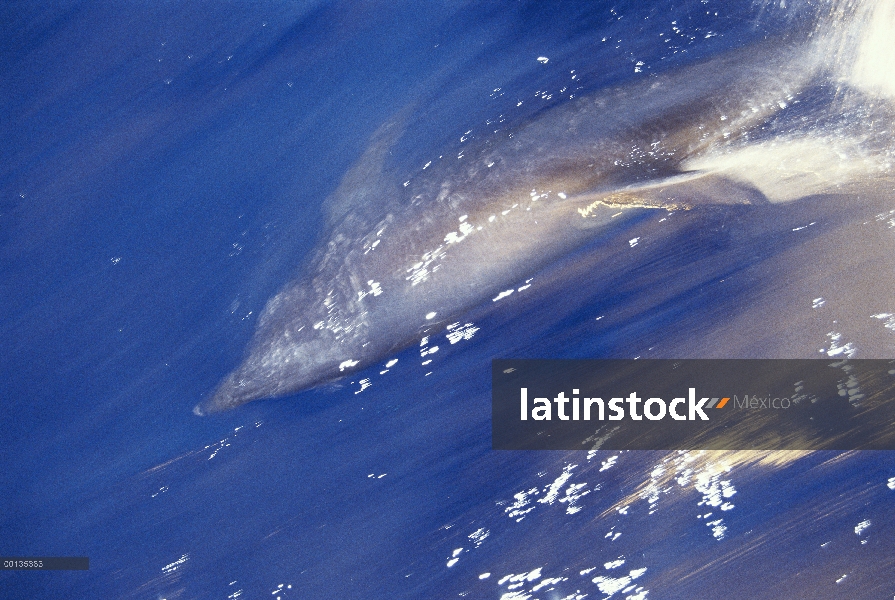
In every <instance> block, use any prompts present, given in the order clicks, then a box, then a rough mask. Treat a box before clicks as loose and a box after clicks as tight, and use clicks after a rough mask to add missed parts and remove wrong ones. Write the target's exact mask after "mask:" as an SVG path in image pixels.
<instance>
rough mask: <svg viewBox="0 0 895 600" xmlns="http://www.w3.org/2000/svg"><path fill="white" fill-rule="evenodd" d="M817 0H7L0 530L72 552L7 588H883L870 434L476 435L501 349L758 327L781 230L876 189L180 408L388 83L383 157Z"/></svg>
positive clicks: (272, 283)
mask: <svg viewBox="0 0 895 600" xmlns="http://www.w3.org/2000/svg"><path fill="white" fill-rule="evenodd" d="M781 4H782V3H781ZM817 10H820V9H818V8H817V7H812V6H810V5H808V4H807V3H806V4H805V6H802V5H800V4H799V3H796V6H794V7H793V6H790V7H788V8H786V9H784V8H780V7H779V5H778V3H774V4H770V3H769V4H767V5H760V4H757V3H753V2H751V1H744V2H735V3H731V2H720V1H716V0H699V1H691V2H592V3H574V2H570V3H533V2H521V3H520V2H496V3H468V4H460V3H434V2H433V3H425V4H419V3H409V2H408V3H400V2H334V3H311V2H308V3H281V2H242V3H240V2H234V3H214V2H208V3H200V2H190V3H174V2H162V3H144V2H132V3H121V2H108V3H107V2H99V3H97V2H67V3H65V2H58V3H54V4H53V5H52V6H48V5H46V4H44V3H27V2H11V3H6V4H4V5H3V7H0V33H2V35H0V75H2V77H0V111H2V114H3V119H2V120H0V140H2V141H0V299H2V304H3V312H2V316H0V346H2V348H3V352H2V353H0V381H2V383H3V385H2V387H0V390H2V391H0V405H2V407H3V412H4V417H5V418H4V419H3V420H2V424H0V464H2V467H3V468H2V469H0V498H2V504H0V506H2V508H3V511H2V514H0V554H2V555H6V556H53V555H59V556H89V557H90V570H89V571H85V572H40V573H35V572H10V571H0V596H2V597H3V598H10V599H30V598H42V597H47V598H85V599H89V598H146V599H152V600H156V599H160V598H168V599H175V598H178V599H182V600H183V599H188V598H197V599H198V598H221V599H224V598H232V599H234V600H235V599H237V598H278V599H283V600H285V599H287V598H288V599H293V598H302V597H318V598H343V597H360V598H396V597H397V598H433V597H434V598H448V597H455V598H456V597H469V598H500V597H506V598H583V597H585V595H586V597H588V598H607V597H614V598H625V597H631V598H647V597H649V598H716V597H722V596H728V597H742V596H743V595H744V591H743V590H749V593H748V595H749V596H750V597H755V598H783V597H807V596H811V597H819V598H826V597H830V598H832V597H842V598H878V597H888V596H889V595H892V594H893V593H895V588H893V587H892V585H893V584H892V582H893V581H895V573H893V571H892V562H891V556H892V550H893V541H892V540H895V535H893V534H895V532H893V526H892V523H893V520H892V514H893V511H892V503H893V500H895V491H893V488H895V480H893V479H892V478H893V477H895V459H893V458H892V457H891V455H890V454H888V453H885V452H872V453H871V452H868V453H860V454H854V453H853V454H845V455H840V454H833V453H816V454H812V455H810V456H808V457H803V458H801V459H799V460H795V459H793V458H792V457H785V456H782V457H781V456H772V457H766V458H765V459H760V458H755V457H751V458H743V457H737V456H733V457H727V458H717V459H714V458H712V459H707V458H704V457H703V458H692V464H691V462H687V461H690V460H691V458H690V457H688V456H685V455H683V454H668V453H660V452H654V453H653V452H627V453H618V452H601V451H593V452H587V451H586V450H582V451H581V452H573V453H554V452H496V451H492V450H491V449H490V368H491V367H490V360H491V359H492V358H504V357H510V356H513V357H545V358H547V357H550V358H562V357H610V356H611V357H623V356H625V357H628V356H636V355H640V354H643V355H650V356H675V355H678V356H700V355H702V353H704V354H711V352H709V351H708V350H706V348H708V347H709V345H711V347H712V348H717V347H718V344H719V343H721V342H719V341H718V340H719V339H722V340H723V339H725V336H730V335H731V334H735V335H736V337H735V339H734V338H732V337H727V338H726V339H727V342H728V343H730V344H731V353H732V354H736V353H741V354H743V355H746V356H753V355H758V354H759V350H758V349H757V347H760V346H761V345H762V344H768V337H767V336H768V335H771V334H768V333H767V331H764V332H763V333H762V334H761V335H758V334H756V335H754V336H753V334H752V333H751V332H750V330H748V329H746V328H744V327H743V326H742V325H737V324H736V323H735V322H733V321H731V322H732V323H734V324H733V325H729V326H728V325H726V323H728V320H729V319H731V318H732V315H736V314H740V313H741V312H743V311H745V310H746V309H748V308H750V307H752V310H754V311H758V312H761V311H764V310H767V312H768V314H770V313H772V312H773V311H772V307H773V306H775V302H776V300H777V299H778V298H788V297H789V296H787V294H796V295H799V294H801V295H804V296H805V298H807V302H808V304H807V306H809V307H810V301H811V298H813V297H815V295H816V294H815V290H814V289H813V287H812V286H814V285H815V283H816V281H818V280H819V279H818V278H821V277H822V270H823V268H824V267H825V266H827V265H828V264H829V263H826V262H824V261H820V264H812V265H811V266H808V267H805V269H804V270H803V271H802V273H803V275H802V276H801V279H799V278H792V277H793V276H792V273H791V272H789V271H786V268H787V265H789V264H790V261H791V260H792V252H794V251H795V249H797V248H798V247H801V246H800V245H801V244H805V243H808V242H806V241H805V240H806V239H807V240H817V241H818V243H820V241H821V240H827V239H842V238H845V237H850V236H854V235H855V233H854V231H853V230H852V229H850V228H849V227H850V226H851V224H852V223H853V222H863V221H865V220H869V221H872V220H873V219H874V216H875V215H877V214H879V213H881V212H885V210H888V205H887V204H886V203H885V202H884V201H882V200H880V199H879V198H872V197H868V198H864V199H862V200H861V202H858V203H856V204H852V205H850V208H849V209H848V210H847V211H844V210H843V209H842V203H841V202H837V198H836V197H832V196H831V197H823V198H814V199H808V200H806V201H800V202H797V203H795V204H793V205H791V206H788V207H786V208H783V209H772V208H770V207H738V208H737V209H736V210H732V211H731V210H717V211H712V210H708V211H704V212H702V213H700V214H698V215H682V214H677V215H672V216H671V217H669V218H671V219H681V220H682V223H683V225H682V226H680V227H678V228H677V229H675V230H674V234H673V235H663V234H661V233H660V231H661V227H663V225H661V224H660V223H659V222H658V221H657V219H655V218H653V217H651V216H649V217H648V216H644V217H642V218H637V219H632V220H630V221H629V222H627V223H626V224H625V225H624V226H620V227H618V228H617V229H615V230H613V232H612V233H611V235H606V236H603V237H599V238H595V239H594V240H593V242H592V243H590V244H588V245H586V246H585V247H582V248H580V249H578V250H577V251H576V252H574V253H572V254H570V255H569V256H566V257H564V258H563V259H561V260H560V261H559V262H558V263H556V264H552V265H549V266H548V267H546V268H544V269H542V270H538V271H535V272H532V273H531V276H530V281H527V280H523V281H520V282H518V283H516V284H514V287H515V288H516V289H519V288H522V287H523V286H524V285H528V284H529V283H530V284H531V287H530V288H528V289H527V290H519V291H518V292H517V293H514V294H513V295H511V296H509V297H507V298H505V299H502V300H500V301H498V302H492V301H490V300H486V301H485V302H483V304H482V306H479V307H474V308H473V309H471V310H470V311H469V312H468V314H465V315H463V316H460V317H458V319H457V325H458V326H459V328H455V329H456V330H457V331H461V332H465V333H466V335H465V336H460V337H459V338H457V337H456V336H455V337H454V338H451V337H450V336H448V335H447V333H449V332H450V331H453V330H454V329H452V330H445V331H441V332H439V333H437V334H433V335H432V336H430V338H427V339H426V340H424V341H422V342H420V341H419V340H414V341H413V345H412V346H410V347H407V348H405V349H403V350H398V351H396V352H395V354H394V355H393V356H391V357H388V358H386V359H384V360H383V362H382V363H381V364H377V365H375V366H373V367H370V368H368V369H365V370H362V371H359V372H357V373H353V374H351V375H349V376H346V377H345V378H343V379H341V380H338V381H336V382H333V383H330V384H327V385H324V386H322V387H319V388H317V389H313V390H309V391H305V392H302V393H300V394H297V395H293V396H290V397H288V398H282V399H277V400H270V401H262V402H255V403H251V404H247V405H245V406H243V407H240V408H238V409H236V410H234V411H231V412H228V413H224V414H221V415H215V416H213V417H209V418H199V417H196V416H195V415H193V413H192V408H193V406H194V405H195V404H196V402H198V401H199V400H200V399H202V398H203V397H204V396H205V395H207V394H208V393H209V392H210V391H211V390H212V389H213V388H214V386H215V385H216V384H217V383H218V381H220V380H221V378H223V377H224V376H225V375H226V374H227V373H228V372H229V371H230V370H231V369H232V368H233V367H234V366H236V364H238V362H239V360H240V358H241V357H242V355H243V352H244V348H245V346H246V344H247V342H248V341H249V339H250V337H251V334H252V331H253V328H254V326H255V324H256V318H257V316H258V314H259V313H260V312H261V310H262V309H263V307H264V305H265V303H266V301H267V299H268V298H269V297H270V296H272V295H273V294H274V293H276V292H277V291H278V290H279V289H280V288H281V287H282V286H283V285H285V284H286V283H287V282H288V281H289V280H290V279H291V278H292V277H294V276H296V275H298V274H300V273H301V268H302V265H303V264H304V263H305V261H306V260H307V258H308V256H309V255H310V254H311V253H312V251H313V248H314V247H315V244H316V243H317V242H318V241H319V239H320V238H321V236H324V235H325V231H324V229H323V228H324V220H325V217H324V214H323V209H322V204H323V200H324V199H325V198H326V197H327V196H328V195H329V194H330V193H332V192H333V190H334V189H335V188H336V187H337V186H338V184H339V182H340V180H341V178H342V176H343V175H344V174H345V172H346V171H347V170H348V169H349V167H350V166H351V165H352V164H353V163H354V162H355V161H356V160H357V159H358V157H360V156H361V154H362V153H363V151H364V149H365V147H366V146H367V143H368V140H369V137H370V136H371V135H372V134H373V133H374V132H375V131H376V130H377V129H378V128H379V127H380V126H381V125H382V124H383V123H385V122H387V121H389V120H390V119H392V118H393V117H394V116H395V115H396V114H397V113H399V112H400V111H402V110H403V111H404V113H403V114H404V116H403V117H402V119H403V121H402V122H403V124H404V128H405V129H404V133H403V134H402V136H401V137H400V138H399V139H397V140H396V142H395V145H394V147H393V149H392V150H391V153H390V155H389V157H388V159H387V164H386V165H385V166H384V168H386V169H387V170H388V172H389V173H402V174H412V173H415V172H418V171H419V170H420V169H421V168H422V166H423V165H424V164H425V163H426V162H427V161H429V160H432V159H434V158H435V157H438V156H440V155H448V154H452V155H455V154H456V153H457V151H458V149H459V148H461V145H462V144H463V143H466V142H465V141H464V142H461V138H464V136H466V139H471V140H472V141H473V142H476V141H478V142H481V143H484V142H485V141H486V140H487V139H488V137H489V136H492V135H498V133H495V132H500V131H504V130H511V129H512V128H514V127H519V126H522V125H523V124H525V123H526V122H527V121H528V120H530V119H532V118H534V117H536V116H537V115H538V114H541V113H542V112H544V111H546V110H549V109H551V108H553V107H556V106H558V105H561V104H562V103H564V102H567V101H568V100H569V99H570V96H574V95H581V94H586V93H588V92H593V91H596V90H600V89H605V88H609V87H613V86H623V85H625V84H629V83H632V82H637V81H640V80H642V79H643V78H646V77H650V76H651V75H652V74H659V73H666V72H670V71H672V70H673V69H674V68H676V67H680V66H684V65H688V64H695V63H697V62H699V61H701V60H705V59H707V58H710V57H712V56H716V55H719V54H722V53H723V52H725V51H726V50H729V49H732V48H737V47H742V46H745V45H747V44H749V43H751V42H753V41H758V40H765V39H777V38H779V39H780V40H781V43H783V42H785V41H786V40H789V39H799V38H800V36H805V35H806V33H807V32H808V31H810V30H811V28H812V23H813V20H814V18H815V17H816V16H817V15H816V13H815V11H817ZM540 57H545V58H546V59H547V61H546V62H543V61H539V60H538V59H539V58H540ZM470 132H471V133H470ZM396 176H397V175H396ZM374 201H375V200H371V202H374ZM856 215H857V216H856ZM812 220H813V221H816V222H817V223H819V224H818V226H816V227H814V228H813V229H811V230H808V231H807V232H806V234H805V235H806V236H807V237H805V238H799V239H798V241H793V240H792V239H790V238H784V237H783V232H789V231H792V230H793V229H794V228H795V227H799V226H801V225H802V224H805V223H807V222H809V221H812ZM637 240H640V241H639V242H638V241H637ZM867 244H868V246H873V239H871V238H868V241H867ZM638 253H640V254H638ZM868 253H869V254H868V259H867V264H868V265H869V266H867V267H866V268H867V269H868V270H872V269H876V268H877V266H878V262H874V261H875V260H877V259H879V257H877V256H875V255H872V253H871V252H870V250H868ZM879 260H882V259H879ZM693 265H696V267H694V266H693ZM780 273H786V274H787V276H788V277H790V278H788V279H780V278H779V277H778V275H779V274H780ZM527 279H529V278H527ZM794 282H795V283H794ZM796 284H799V285H802V284H804V285H803V287H802V288H798V286H797V285H796ZM795 288H798V289H797V290H796V291H793V290H794V289H795ZM843 293H844V292H843ZM801 295H799V299H800V300H799V301H801ZM756 298H758V300H756ZM755 307H757V308H755ZM878 310H880V311H882V310H883V308H879V309H878ZM749 314H752V313H749ZM772 322H773V319H771V318H770V317H769V323H771V325H768V328H769V329H773V324H772ZM805 323H807V325H804V327H803V326H802V325H799V326H798V327H796V326H794V327H793V328H792V330H790V331H788V332H787V334H786V335H787V336H791V337H793V338H797V337H798V336H799V332H800V331H804V330H807V329H809V328H811V327H814V326H815V325H816V324H813V322H810V319H808V320H807V321H805ZM816 326H817V327H820V325H816ZM796 330H798V331H796ZM824 331H826V330H824ZM718 332H720V333H718ZM711 335H716V337H715V338H711ZM806 335H807V334H806ZM822 335H823V333H822V334H821V336H822ZM705 336H709V337H705ZM731 340H733V341H731ZM436 346H437V347H438V351H437V352H434V353H433V352H431V350H432V349H433V348H434V347H436ZM787 352H789V350H787V349H786V348H785V347H784V348H783V349H782V350H780V351H779V354H782V355H787ZM810 352H816V348H815V347H811V348H810ZM771 354H773V352H771ZM395 359H397V362H396V363H394V364H391V365H390V366H386V362H387V361H391V360H395ZM427 360H431V362H429V363H426V361H427ZM423 363H426V364H423ZM724 460H727V461H728V462H729V463H730V464H729V465H728V466H729V467H730V469H729V470H725V469H726V467H724V462H723V461H724ZM688 465H689V466H688ZM687 469H690V472H689V474H687V473H686V471H687ZM668 474H674V477H672V476H670V475H668ZM666 475H668V476H666ZM688 477H689V478H690V479H687V478H688ZM700 477H702V479H699V478H700ZM697 480H699V483H698V484H697V483H694V482H696V481H697ZM724 482H727V483H724ZM731 490H735V493H734V494H732V495H728V496H725V495H724V493H725V491H726V493H728V494H730V491H731ZM652 498H654V499H652ZM719 498H723V502H729V503H731V504H733V505H734V506H733V507H731V508H729V509H728V508H723V509H722V508H721V506H722V504H723V503H722V501H721V500H718V499H719ZM716 500H717V502H716ZM708 513H714V514H712V515H708ZM718 519H721V521H720V522H716V521H718ZM713 523H714V524H713ZM618 534H620V535H618ZM617 561H623V562H622V563H619V564H617V565H615V566H611V565H614V564H615V562H617ZM607 565H610V566H607ZM641 569H645V571H641ZM625 578H627V581H625ZM539 586H540V587H539Z"/></svg>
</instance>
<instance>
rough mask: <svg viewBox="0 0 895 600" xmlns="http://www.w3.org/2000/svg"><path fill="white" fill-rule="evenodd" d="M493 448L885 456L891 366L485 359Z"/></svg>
mask: <svg viewBox="0 0 895 600" xmlns="http://www.w3.org/2000/svg"><path fill="white" fill-rule="evenodd" d="M491 433H492V447H493V448H494V449H496V450H591V449H606V450H893V449H895V360H854V359H841V360H832V359H823V360H656V359H650V360H621V359H616V360H495V361H493V362H492V430H491Z"/></svg>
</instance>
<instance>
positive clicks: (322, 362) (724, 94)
mask: <svg viewBox="0 0 895 600" xmlns="http://www.w3.org/2000/svg"><path fill="white" fill-rule="evenodd" d="M816 54H817V53H816V51H815V50H814V49H813V48H810V47H807V46H802V47H799V46H790V47H787V48H785V49H783V50H781V48H780V47H776V48H775V47H772V46H770V45H769V46H767V47H765V48H761V47H759V48H749V49H746V50H743V51H738V52H736V53H733V54H731V55H728V56H725V57H721V58H716V59H714V60H711V61H708V62H705V63H703V64H700V65H696V66H690V67H686V68H682V69H679V70H677V71H674V72H669V73H667V74H665V75H662V76H659V77H651V78H648V79H645V80H644V81H643V82H642V83H639V84H636V85H631V86H629V87H625V88H622V89H614V90H609V91H603V92H600V93H597V94H595V95H592V96H587V97H582V98H579V99H576V100H574V101H569V102H566V103H564V104H560V105H558V106H556V107H554V108H553V109H551V110H549V111H546V112H544V113H542V114H541V115H539V116H537V117H536V118H534V119H533V120H531V121H530V122H528V123H525V124H522V125H521V126H519V127H517V128H516V129H514V130H512V131H510V132H506V131H504V132H501V133H500V134H497V135H495V136H493V137H492V138H490V139H487V140H483V141H480V142H478V145H477V146H473V147H470V148H468V149H467V150H465V151H464V153H463V154H464V156H463V157H462V158H460V159H454V158H453V157H451V158H450V159H443V160H441V161H436V163H435V164H434V165H432V166H430V167H429V168H427V169H425V170H421V171H419V172H417V173H415V174H410V176H399V175H401V174H387V173H383V172H382V169H381V165H382V157H383V156H384V154H385V153H387V151H388V148H389V147H390V145H391V142H390V140H392V139H393V138H394V137H395V135H396V130H400V126H399V125H398V124H391V125H386V126H384V127H383V129H382V130H380V132H378V133H377V135H375V136H374V139H373V141H372V142H371V145H370V148H369V150H368V151H367V152H366V154H365V156H364V157H362V158H361V160H360V161H359V162H358V164H357V165H356V166H355V167H354V168H353V169H352V170H351V171H350V172H349V173H348V174H347V175H346V176H345V178H344V179H343V181H342V184H341V185H340V186H339V188H338V189H337V190H336V191H335V192H334V194H333V195H332V196H331V197H330V198H329V199H328V200H327V204H326V205H327V207H328V210H329V213H330V215H329V216H330V230H329V232H328V235H327V236H326V237H325V238H324V239H323V241H322V243H321V244H320V245H319V247H318V249H317V251H316V253H315V254H314V256H313V258H312V260H311V261H310V262H309V264H308V265H307V269H306V276H305V277H304V278H302V279H300V280H297V281H294V282H292V283H290V284H288V285H287V286H286V287H285V288H284V289H283V290H282V291H281V292H280V293H278V294H277V295H276V296H274V297H273V298H272V299H271V300H270V301H269V302H268V304H267V306H266V308H265V309H264V311H263V313H262V314H261V316H260V318H259V322H258V325H257V330H256V332H255V335H254V338H253V340H252V342H251V344H250V348H249V350H248V354H247V357H246V358H245V360H244V361H243V362H242V364H241V365H240V366H239V367H237V368H236V370H234V371H233V372H232V373H230V374H229V375H228V376H227V377H226V378H225V379H224V380H223V381H222V382H221V383H220V384H219V385H218V387H217V388H216V389H215V391H214V392H213V393H212V394H211V395H210V396H209V397H208V398H207V399H206V400H205V401H203V402H202V403H201V404H199V405H198V406H196V409H195V412H196V413H197V414H208V413H212V412H217V411H221V410H226V409H230V408H233V407H236V406H239V405H241V404H244V403H246V402H250V401H252V400H256V399H262V398H271V397H277V396H283V395H286V394H290V393H294V392H297V391H300V390H302V389H306V388H310V387H313V386H315V385H319V384H321V383H324V382H327V381H331V380H333V379H336V378H338V377H340V376H343V375H345V374H346V373H348V372H350V371H352V370H356V369H361V368H364V367H366V366H368V365H370V364H372V363H374V362H376V361H378V360H380V359H382V358H384V357H385V356H387V355H388V354H389V353H391V352H394V351H395V350H397V349H400V348H402V347H406V346H408V345H410V344H412V343H414V342H415V341H417V340H419V339H420V337H421V336H423V335H425V333H426V331H427V328H431V327H433V326H434V325H435V324H436V323H444V322H446V321H447V320H448V319H452V318H454V317H456V316H458V315H459V314H460V313H462V312H463V311H464V310H467V309H469V308H470V307H471V306H474V305H476V304H477V303H480V302H482V301H483V300H487V299H488V298H492V297H493V296H495V295H496V294H497V293H498V292H499V291H501V290H504V289H507V287H509V286H511V285H512V284H514V283H515V282H518V281H520V280H522V279H525V277H526V276H528V275H530V274H531V273H533V272H534V271H535V270H537V269H538V268H539V267H542V266H543V265H545V264H546V263H548V262H550V261H552V260H555V259H557V258H558V257H559V256H561V255H563V254H564V253H567V252H569V251H570V250H572V249H574V248H575V247H578V246H580V245H581V244H582V243H585V242H586V241H588V240H590V239H592V238H593V237H594V236H595V235H599V234H600V233H601V232H603V231H605V230H606V228H608V227H611V226H614V224H615V223H618V222H620V221H622V220H624V219H626V218H627V217H629V216H631V215H635V214H637V213H638V212H641V213H642V211H645V210H656V209H662V208H664V209H674V208H689V207H694V206H697V205H699V204H704V203H716V204H717V203H722V204H723V203H728V204H729V203H750V202H756V201H759V202H766V201H767V200H768V199H770V200H771V201H774V200H775V199H774V198H773V197H772V196H773V194H772V193H769V192H768V190H766V189H762V190H761V191H759V189H758V188H760V187H761V186H760V185H758V186H757V187H756V185H755V182H754V181H750V180H749V176H748V175H746V176H740V177H738V176H736V174H737V173H741V172H743V171H744V169H743V168H742V165H739V167H738V168H739V171H737V169H736V168H732V167H730V164H731V161H730V160H727V162H724V160H720V161H719V160H714V162H713V160H712V159H711V157H713V156H715V157H717V156H721V155H724V149H725V148H731V147H733V146H734V145H736V144H740V145H741V146H742V145H743V144H744V143H745V142H744V140H748V137H749V135H750V132H752V131H754V130H755V129H756V128H757V127H758V126H760V125H761V124H764V123H767V122H768V120H769V119H770V118H772V117H773V116H774V115H775V114H776V113H777V112H779V111H780V110H781V108H782V107H784V106H786V105H787V103H788V102H790V101H791V100H792V99H793V97H794V96H795V95H797V94H798V92H799V91H800V90H801V89H802V88H803V87H804V86H806V85H807V84H808V83H809V82H810V81H811V79H812V78H814V77H816V76H817V74H818V71H819V69H820V68H821V67H820V66H819V64H818V61H817V60H816V58H815V56H816ZM781 55H785V56H786V59H785V60H781V59H780V58H779V57H780V56H781ZM700 161H703V162H704V163H705V164H708V165H710V166H711V165H716V164H722V165H726V167H724V168H720V167H719V168H714V170H712V169H710V168H709V169H702V170H693V167H691V165H692V164H695V163H699V162H700ZM725 169H727V170H725ZM731 169H732V170H731ZM745 171H746V172H748V169H745ZM731 173H733V174H731ZM408 179H409V183H406V184H405V183H403V182H404V181H405V180H408ZM619 213H621V214H619Z"/></svg>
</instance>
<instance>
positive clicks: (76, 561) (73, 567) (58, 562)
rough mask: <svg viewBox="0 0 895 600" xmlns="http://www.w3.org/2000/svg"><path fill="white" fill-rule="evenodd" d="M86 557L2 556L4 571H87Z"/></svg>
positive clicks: (87, 560)
mask: <svg viewBox="0 0 895 600" xmlns="http://www.w3.org/2000/svg"><path fill="white" fill-rule="evenodd" d="M89 569H90V559H89V558H88V557H86V556H0V570H2V571H87V570H89Z"/></svg>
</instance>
